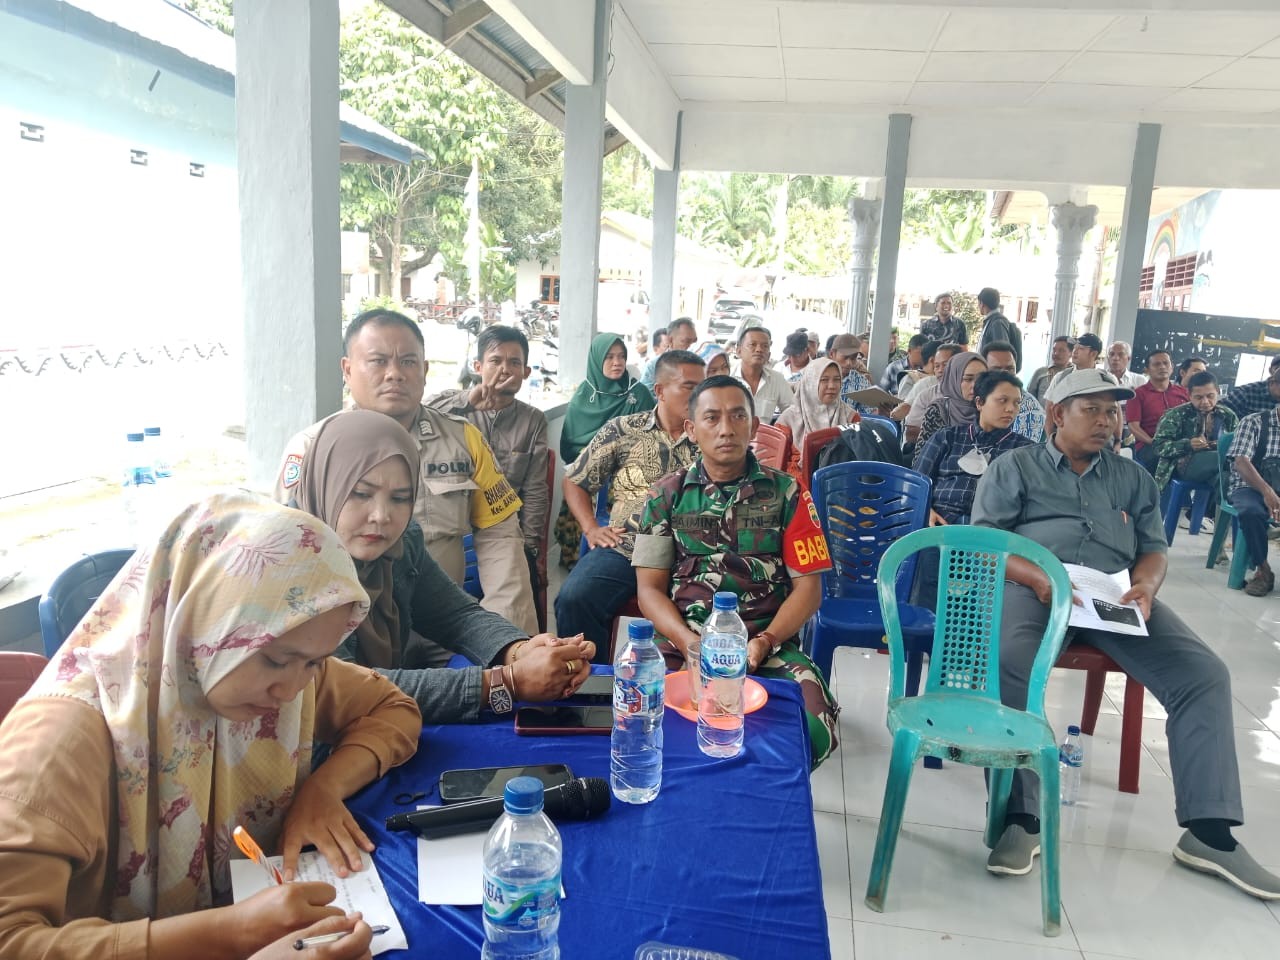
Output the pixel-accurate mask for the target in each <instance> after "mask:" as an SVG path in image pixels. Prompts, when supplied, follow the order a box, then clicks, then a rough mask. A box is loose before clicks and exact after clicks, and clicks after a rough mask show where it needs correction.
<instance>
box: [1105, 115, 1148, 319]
mask: <svg viewBox="0 0 1280 960" xmlns="http://www.w3.org/2000/svg"><path fill="white" fill-rule="evenodd" d="M1159 154H1160V124H1158V123H1140V124H1138V136H1137V138H1136V140H1135V141H1134V145H1133V166H1132V167H1131V168H1130V170H1129V187H1128V189H1127V190H1125V194H1124V219H1123V220H1122V221H1121V223H1120V256H1119V257H1118V258H1117V261H1116V285H1115V293H1114V295H1113V297H1114V299H1113V300H1112V301H1111V339H1112V340H1124V341H1125V342H1127V343H1133V332H1134V327H1135V325H1136V324H1137V320H1138V283H1139V281H1140V280H1141V279H1142V261H1143V259H1144V258H1145V257H1146V253H1147V221H1148V220H1150V219H1151V193H1152V191H1153V190H1154V189H1155V185H1156V158H1157V157H1158V156H1159Z"/></svg>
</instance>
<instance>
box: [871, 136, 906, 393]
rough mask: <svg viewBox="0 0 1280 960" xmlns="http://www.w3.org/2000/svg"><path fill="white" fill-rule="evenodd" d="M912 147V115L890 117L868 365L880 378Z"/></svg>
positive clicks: (894, 295)
mask: <svg viewBox="0 0 1280 960" xmlns="http://www.w3.org/2000/svg"><path fill="white" fill-rule="evenodd" d="M910 149H911V114H909V113H894V114H890V116H889V144H888V146H887V147H886V148H885V156H884V197H883V200H882V204H883V206H882V207H881V210H880V262H879V264H878V266H877V267H876V305H875V314H874V316H873V317H872V320H871V349H870V350H869V351H868V352H867V367H868V369H869V370H870V371H871V379H872V380H879V379H880V374H882V373H883V372H884V368H885V367H886V366H887V365H888V362H889V337H890V335H891V333H892V331H893V321H894V317H895V314H896V312H897V282H898V246H899V244H900V242H901V240H902V194H903V191H905V190H906V186H907V157H908V155H909V154H910Z"/></svg>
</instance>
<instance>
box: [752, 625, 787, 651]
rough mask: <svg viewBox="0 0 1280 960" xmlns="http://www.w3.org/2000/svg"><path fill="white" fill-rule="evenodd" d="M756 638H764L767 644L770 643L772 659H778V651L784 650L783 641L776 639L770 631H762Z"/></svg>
mask: <svg viewBox="0 0 1280 960" xmlns="http://www.w3.org/2000/svg"><path fill="white" fill-rule="evenodd" d="M756 636H757V637H758V638H763V639H764V641H765V642H766V643H768V644H769V656H770V657H776V656H777V655H778V651H779V650H781V649H782V641H781V640H779V639H778V638H777V637H775V636H774V635H773V634H772V633H770V632H769V631H768V630H761V631H760V632H759V633H757V634H756Z"/></svg>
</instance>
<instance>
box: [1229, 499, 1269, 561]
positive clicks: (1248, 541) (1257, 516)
mask: <svg viewBox="0 0 1280 960" xmlns="http://www.w3.org/2000/svg"><path fill="white" fill-rule="evenodd" d="M1231 505H1232V506H1233V507H1235V508H1236V513H1238V514H1239V515H1240V533H1241V534H1242V535H1243V536H1244V543H1245V548H1246V549H1247V550H1248V551H1249V566H1251V567H1257V566H1261V565H1262V564H1264V563H1266V562H1267V520H1268V519H1270V516H1271V514H1270V511H1268V510H1267V503H1266V501H1265V500H1263V499H1262V494H1260V493H1259V492H1258V491H1257V490H1255V489H1253V487H1236V488H1235V490H1233V491H1232V492H1231Z"/></svg>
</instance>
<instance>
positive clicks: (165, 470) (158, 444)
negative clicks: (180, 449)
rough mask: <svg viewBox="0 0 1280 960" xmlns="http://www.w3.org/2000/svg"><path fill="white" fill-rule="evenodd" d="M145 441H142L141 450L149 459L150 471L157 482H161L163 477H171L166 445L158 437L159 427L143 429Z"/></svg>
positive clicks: (171, 472)
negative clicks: (153, 473)
mask: <svg viewBox="0 0 1280 960" xmlns="http://www.w3.org/2000/svg"><path fill="white" fill-rule="evenodd" d="M142 432H143V434H144V435H145V437H146V440H144V441H143V449H144V450H145V451H146V453H147V456H149V457H150V458H151V469H152V470H153V471H154V472H155V475H156V479H157V480H163V479H164V478H165V477H171V476H173V465H172V464H171V463H170V461H169V450H168V445H167V444H166V443H165V442H164V440H163V439H162V438H161V436H160V428H159V427H146V428H144V429H143V431H142Z"/></svg>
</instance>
